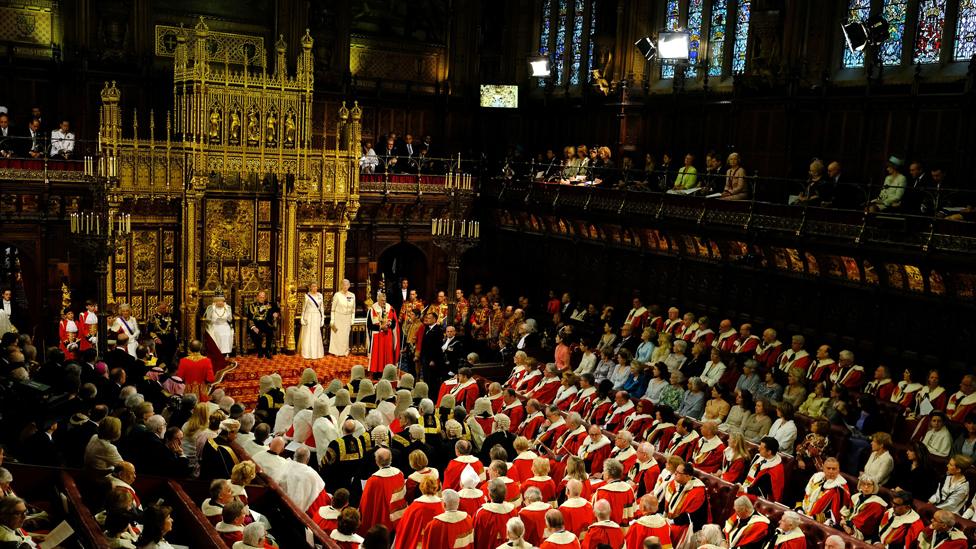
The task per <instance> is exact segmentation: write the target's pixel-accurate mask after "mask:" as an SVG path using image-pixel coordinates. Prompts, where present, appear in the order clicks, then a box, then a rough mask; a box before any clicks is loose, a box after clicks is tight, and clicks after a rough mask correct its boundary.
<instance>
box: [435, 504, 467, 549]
mask: <svg viewBox="0 0 976 549" xmlns="http://www.w3.org/2000/svg"><path fill="white" fill-rule="evenodd" d="M423 549H474V523H473V522H472V521H471V517H469V516H468V515H467V514H465V513H462V512H461V511H447V512H444V513H441V514H439V515H437V516H436V517H434V520H432V521H430V525H428V526H427V535H426V536H425V537H424V544H423Z"/></svg>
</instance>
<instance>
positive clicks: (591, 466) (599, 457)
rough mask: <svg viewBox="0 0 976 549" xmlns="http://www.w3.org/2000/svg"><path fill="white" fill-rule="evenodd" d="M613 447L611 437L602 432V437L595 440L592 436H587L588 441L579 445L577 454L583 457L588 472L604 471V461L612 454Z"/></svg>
mask: <svg viewBox="0 0 976 549" xmlns="http://www.w3.org/2000/svg"><path fill="white" fill-rule="evenodd" d="M611 448H613V444H611V442H610V439H609V438H607V437H606V436H605V435H603V434H601V435H600V439H599V440H597V441H596V442H593V439H592V438H587V439H586V443H584V444H583V445H582V446H580V447H579V450H577V451H576V455H577V456H579V457H581V458H583V461H584V462H585V465H586V472H588V473H590V474H591V475H593V474H597V473H602V472H603V462H604V461H606V459H607V458H608V457H609V456H610V449H611Z"/></svg>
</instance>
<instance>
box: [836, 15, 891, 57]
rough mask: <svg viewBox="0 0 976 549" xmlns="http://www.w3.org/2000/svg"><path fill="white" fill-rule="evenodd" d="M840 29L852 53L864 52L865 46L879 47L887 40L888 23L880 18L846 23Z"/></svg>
mask: <svg viewBox="0 0 976 549" xmlns="http://www.w3.org/2000/svg"><path fill="white" fill-rule="evenodd" d="M840 28H841V30H842V31H844V40H846V41H847V47H848V48H850V50H851V51H852V52H854V51H864V48H865V47H867V46H880V45H881V44H884V42H885V40H887V39H888V22H887V21H886V20H885V19H884V18H883V17H880V16H874V17H871V18H869V19H867V20H864V21H855V22H851V23H847V24H846V25H841V26H840Z"/></svg>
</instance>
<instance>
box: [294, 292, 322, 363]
mask: <svg viewBox="0 0 976 549" xmlns="http://www.w3.org/2000/svg"><path fill="white" fill-rule="evenodd" d="M322 326H325V315H324V314H322V294H321V293H319V285H318V284H316V283H314V282H312V283H311V284H309V285H308V292H307V293H306V294H305V305H304V306H303V307H302V334H301V336H300V337H299V342H298V349H299V351H301V353H302V358H306V359H309V360H315V359H318V358H322V357H324V356H325V346H324V345H323V344H322Z"/></svg>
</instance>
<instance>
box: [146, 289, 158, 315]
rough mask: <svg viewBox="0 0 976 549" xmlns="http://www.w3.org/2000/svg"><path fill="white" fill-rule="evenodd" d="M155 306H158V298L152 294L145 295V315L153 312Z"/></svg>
mask: <svg viewBox="0 0 976 549" xmlns="http://www.w3.org/2000/svg"><path fill="white" fill-rule="evenodd" d="M157 305H159V296H156V295H152V294H148V295H146V313H151V312H153V311H155V310H156V306H157ZM147 316H148V315H147Z"/></svg>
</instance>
